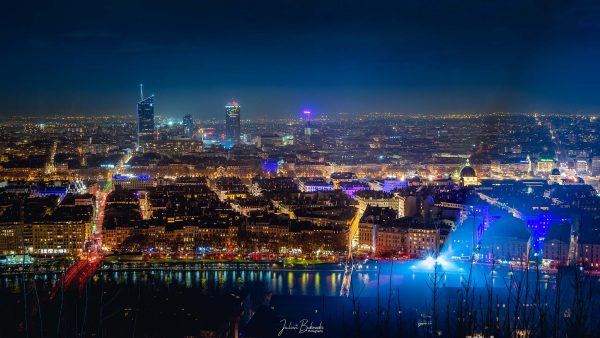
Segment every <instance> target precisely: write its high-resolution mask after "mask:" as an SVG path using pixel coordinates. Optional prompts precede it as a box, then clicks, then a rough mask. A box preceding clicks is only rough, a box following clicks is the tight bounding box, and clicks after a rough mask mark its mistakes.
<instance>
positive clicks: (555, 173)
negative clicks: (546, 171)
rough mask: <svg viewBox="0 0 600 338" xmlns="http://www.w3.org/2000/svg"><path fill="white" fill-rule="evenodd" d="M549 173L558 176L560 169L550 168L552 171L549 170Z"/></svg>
mask: <svg viewBox="0 0 600 338" xmlns="http://www.w3.org/2000/svg"><path fill="white" fill-rule="evenodd" d="M550 175H557V176H560V170H558V168H554V169H552V171H551V172H550Z"/></svg>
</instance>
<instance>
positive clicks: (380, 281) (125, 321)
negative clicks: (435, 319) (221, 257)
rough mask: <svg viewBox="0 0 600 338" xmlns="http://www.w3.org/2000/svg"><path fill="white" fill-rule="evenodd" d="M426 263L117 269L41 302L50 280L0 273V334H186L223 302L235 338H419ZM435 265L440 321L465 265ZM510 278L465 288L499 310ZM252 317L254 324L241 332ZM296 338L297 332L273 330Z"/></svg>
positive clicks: (479, 278) (551, 280) (429, 274)
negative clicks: (243, 336)
mask: <svg viewBox="0 0 600 338" xmlns="http://www.w3.org/2000/svg"><path fill="white" fill-rule="evenodd" d="M429 263H431V262H425V261H408V262H407V261H404V262H393V263H392V262H384V263H377V262H372V261H370V262H369V261H367V262H363V263H362V264H357V265H356V266H355V268H354V270H353V272H352V274H351V276H352V277H351V279H350V280H351V282H350V283H346V284H344V279H345V278H346V279H348V276H349V275H347V274H345V273H344V266H341V265H337V264H331V265H319V266H312V267H306V268H296V269H283V268H278V269H256V270H253V269H240V270H238V269H236V267H235V266H227V265H226V266H222V267H221V268H218V269H217V268H215V269H204V270H195V271H191V270H187V271H177V270H173V269H172V268H155V269H146V270H134V269H119V270H118V271H117V270H114V269H110V267H108V266H107V267H105V268H104V269H102V270H101V271H98V272H97V273H96V275H95V276H94V277H93V278H92V279H91V280H90V282H89V283H88V285H87V287H86V288H85V289H82V290H71V291H66V292H64V293H59V295H58V296H57V297H56V298H55V299H49V298H48V296H47V295H48V292H49V290H50V289H51V288H52V287H53V286H54V285H55V284H56V283H57V280H58V278H57V276H56V275H53V274H45V275H36V276H29V277H25V276H20V275H16V276H2V277H0V289H1V291H2V295H1V299H0V300H1V302H2V304H1V308H2V316H1V317H0V321H1V323H0V324H2V325H0V334H1V335H0V337H18V336H26V335H29V336H39V334H40V332H43V333H44V336H59V337H63V336H64V337H77V336H90V337H92V336H96V337H97V336H105V337H120V336H134V335H137V336H141V337H144V336H146V337H169V336H173V337H179V336H181V337H183V336H194V335H198V334H199V333H198V332H199V330H200V329H201V328H202V327H205V326H206V327H210V326H211V324H213V322H215V321H216V320H217V319H222V318H223V317H224V316H227V314H228V312H227V309H228V308H227V306H226V304H228V302H232V304H240V303H241V304H242V313H241V315H240V320H239V322H240V325H239V328H238V330H239V332H241V333H247V332H250V331H251V333H253V334H254V335H257V333H256V332H259V333H260V334H261V335H264V336H269V335H270V336H277V334H278V333H279V331H280V327H279V326H281V325H282V324H281V321H282V320H287V321H296V322H299V321H301V320H303V319H307V320H310V321H314V322H315V326H316V325H317V324H319V325H321V326H323V327H324V329H323V332H322V333H319V332H317V333H313V334H314V335H316V336H318V335H324V336H330V337H336V336H345V335H349V334H351V332H355V331H356V330H360V331H361V332H363V336H379V335H380V334H381V332H384V331H382V329H381V327H382V324H381V323H382V322H384V321H385V320H387V321H388V323H389V324H388V325H387V327H389V332H388V331H385V332H387V333H388V334H391V333H390V332H396V333H397V332H399V331H402V332H405V333H406V334H409V335H420V334H421V335H425V334H426V333H427V332H426V330H427V328H428V327H430V325H429V324H430V322H428V317H427V315H428V314H431V309H432V303H433V302H432V301H433V296H432V289H433V288H432V285H433V281H434V276H435V275H434V270H433V268H432V265H431V264H429ZM438 267H439V269H438V275H437V276H438V279H437V280H438V284H437V289H439V291H438V293H437V295H438V296H437V297H438V298H437V302H438V304H442V305H438V309H442V310H439V313H440V316H446V315H444V311H450V309H451V308H454V304H455V301H456V300H458V299H459V298H460V296H459V292H460V290H463V289H464V285H466V283H467V282H468V281H469V265H468V264H465V263H446V262H444V264H443V265H442V264H440V265H439V266H438ZM513 273H514V274H520V272H511V270H510V269H508V268H506V267H496V268H495V269H494V271H492V268H491V267H490V266H484V265H475V266H473V269H472V271H471V279H470V281H471V285H472V286H473V287H474V288H473V289H474V290H475V291H474V292H475V293H476V294H478V295H482V294H485V292H489V290H490V288H489V287H490V286H492V287H493V290H495V291H494V292H495V296H494V297H498V298H496V299H495V300H494V304H495V305H497V306H499V307H501V306H503V305H506V301H505V299H506V294H507V292H508V291H507V290H509V289H511V288H513V289H514V287H515V285H514V284H515V283H514V282H515V279H514V278H512V279H511V274H513ZM529 277H530V280H529V281H528V282H529V284H530V285H531V287H532V290H533V289H534V288H535V285H537V286H539V290H540V293H542V294H546V295H552V294H553V293H554V292H555V290H556V286H557V283H556V278H555V276H554V275H545V274H543V273H539V274H537V273H536V272H535V271H531V272H530V273H529ZM344 285H346V287H347V288H346V289H345V291H346V292H345V295H344V296H341V295H340V293H341V292H343V291H344V290H343V289H344V288H343V286H344ZM25 287H26V290H27V292H23V291H24V290H25ZM486 290H487V291H486ZM236 306H237V305H236ZM265 309H266V310H265ZM378 309H379V310H378ZM444 309H446V310H444ZM265 311H266V315H265ZM25 313H27V314H28V315H27V316H25ZM255 314H258V315H259V316H256V315H255ZM253 315H255V316H253ZM261 316H262V317H261ZM213 317H214V318H213ZM251 317H252V318H254V320H255V322H254V324H253V325H250V326H248V325H247V324H249V323H250V322H252V321H251V320H250V321H249V319H250V318H251ZM446 317H447V316H446ZM257 318H258V319H257ZM394 322H405V323H407V324H405V325H403V326H399V325H396V324H393V323H394ZM256 323H259V324H256ZM357 323H358V324H357ZM419 323H421V324H423V325H419ZM257 325H258V326H260V328H259V329H258V331H257V328H256V326H257ZM357 325H358V327H357ZM440 326H443V325H440ZM317 331H318V330H317ZM298 335H299V333H298V332H297V330H285V331H284V332H283V333H282V336H298ZM304 336H305V337H306V335H304Z"/></svg>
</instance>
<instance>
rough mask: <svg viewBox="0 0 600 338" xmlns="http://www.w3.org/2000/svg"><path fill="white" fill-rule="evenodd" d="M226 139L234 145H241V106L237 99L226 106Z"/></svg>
mask: <svg viewBox="0 0 600 338" xmlns="http://www.w3.org/2000/svg"><path fill="white" fill-rule="evenodd" d="M225 139H226V140H227V141H228V142H229V143H231V144H232V145H233V144H239V143H240V104H239V103H237V101H236V100H235V99H231V100H230V101H229V102H227V104H226V105H225Z"/></svg>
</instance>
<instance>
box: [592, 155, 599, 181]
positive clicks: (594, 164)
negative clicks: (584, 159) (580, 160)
mask: <svg viewBox="0 0 600 338" xmlns="http://www.w3.org/2000/svg"><path fill="white" fill-rule="evenodd" d="M592 175H594V176H600V156H594V157H592Z"/></svg>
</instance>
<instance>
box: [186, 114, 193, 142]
mask: <svg viewBox="0 0 600 338" xmlns="http://www.w3.org/2000/svg"><path fill="white" fill-rule="evenodd" d="M183 129H184V132H185V136H187V137H192V136H194V120H193V119H192V115H190V114H187V115H185V116H184V117H183Z"/></svg>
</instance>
